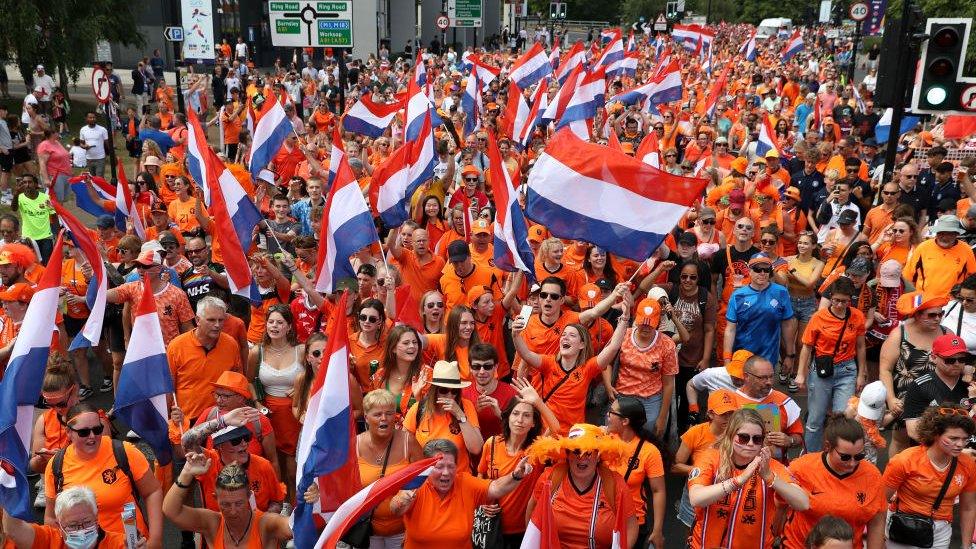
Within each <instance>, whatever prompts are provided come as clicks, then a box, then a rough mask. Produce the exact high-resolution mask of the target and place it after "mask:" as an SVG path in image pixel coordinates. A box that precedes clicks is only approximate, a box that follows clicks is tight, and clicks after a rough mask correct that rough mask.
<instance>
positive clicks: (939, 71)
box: [928, 57, 955, 78]
mask: <svg viewBox="0 0 976 549" xmlns="http://www.w3.org/2000/svg"><path fill="white" fill-rule="evenodd" d="M928 72H929V74H930V75H932V76H934V77H936V78H943V77H946V76H955V74H954V73H955V65H954V64H953V62H952V61H951V60H950V59H946V58H945V57H939V58H938V59H935V60H933V61H932V62H931V63H929V66H928Z"/></svg>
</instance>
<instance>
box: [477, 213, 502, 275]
mask: <svg viewBox="0 0 976 549" xmlns="http://www.w3.org/2000/svg"><path fill="white" fill-rule="evenodd" d="M471 259H472V261H474V262H475V263H477V264H478V265H482V266H484V267H489V268H491V269H492V270H495V246H494V244H493V243H492V236H491V223H489V222H488V221H486V220H484V219H476V220H475V221H474V223H472V224H471ZM497 274H498V273H496V276H497Z"/></svg>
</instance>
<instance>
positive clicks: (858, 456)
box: [837, 452, 867, 461]
mask: <svg viewBox="0 0 976 549" xmlns="http://www.w3.org/2000/svg"><path fill="white" fill-rule="evenodd" d="M837 457H839V458H840V460H841V461H850V460H852V459H853V460H854V461H861V460H863V459H864V458H865V457H867V454H865V453H864V452H861V453H859V454H842V453H840V452H837Z"/></svg>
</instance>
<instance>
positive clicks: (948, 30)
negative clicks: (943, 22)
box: [931, 27, 959, 48]
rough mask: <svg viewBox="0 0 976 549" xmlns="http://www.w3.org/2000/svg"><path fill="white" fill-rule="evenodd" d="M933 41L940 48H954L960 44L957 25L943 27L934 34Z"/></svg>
mask: <svg viewBox="0 0 976 549" xmlns="http://www.w3.org/2000/svg"><path fill="white" fill-rule="evenodd" d="M931 43H932V44H934V45H936V46H938V47H940V48H954V47H956V46H957V45H958V44H959V31H958V30H956V28H955V27H942V28H941V29H939V30H937V31H936V32H935V34H933V35H932V40H931Z"/></svg>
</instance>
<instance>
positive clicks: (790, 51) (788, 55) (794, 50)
mask: <svg viewBox="0 0 976 549" xmlns="http://www.w3.org/2000/svg"><path fill="white" fill-rule="evenodd" d="M801 51H803V36H802V35H800V30H799V29H797V30H796V31H795V32H794V33H793V35H792V36H790V39H789V40H788V41H787V42H786V45H785V46H784V47H783V62H784V63H788V62H789V61H790V59H793V56H794V55H796V54H798V53H800V52H801Z"/></svg>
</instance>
